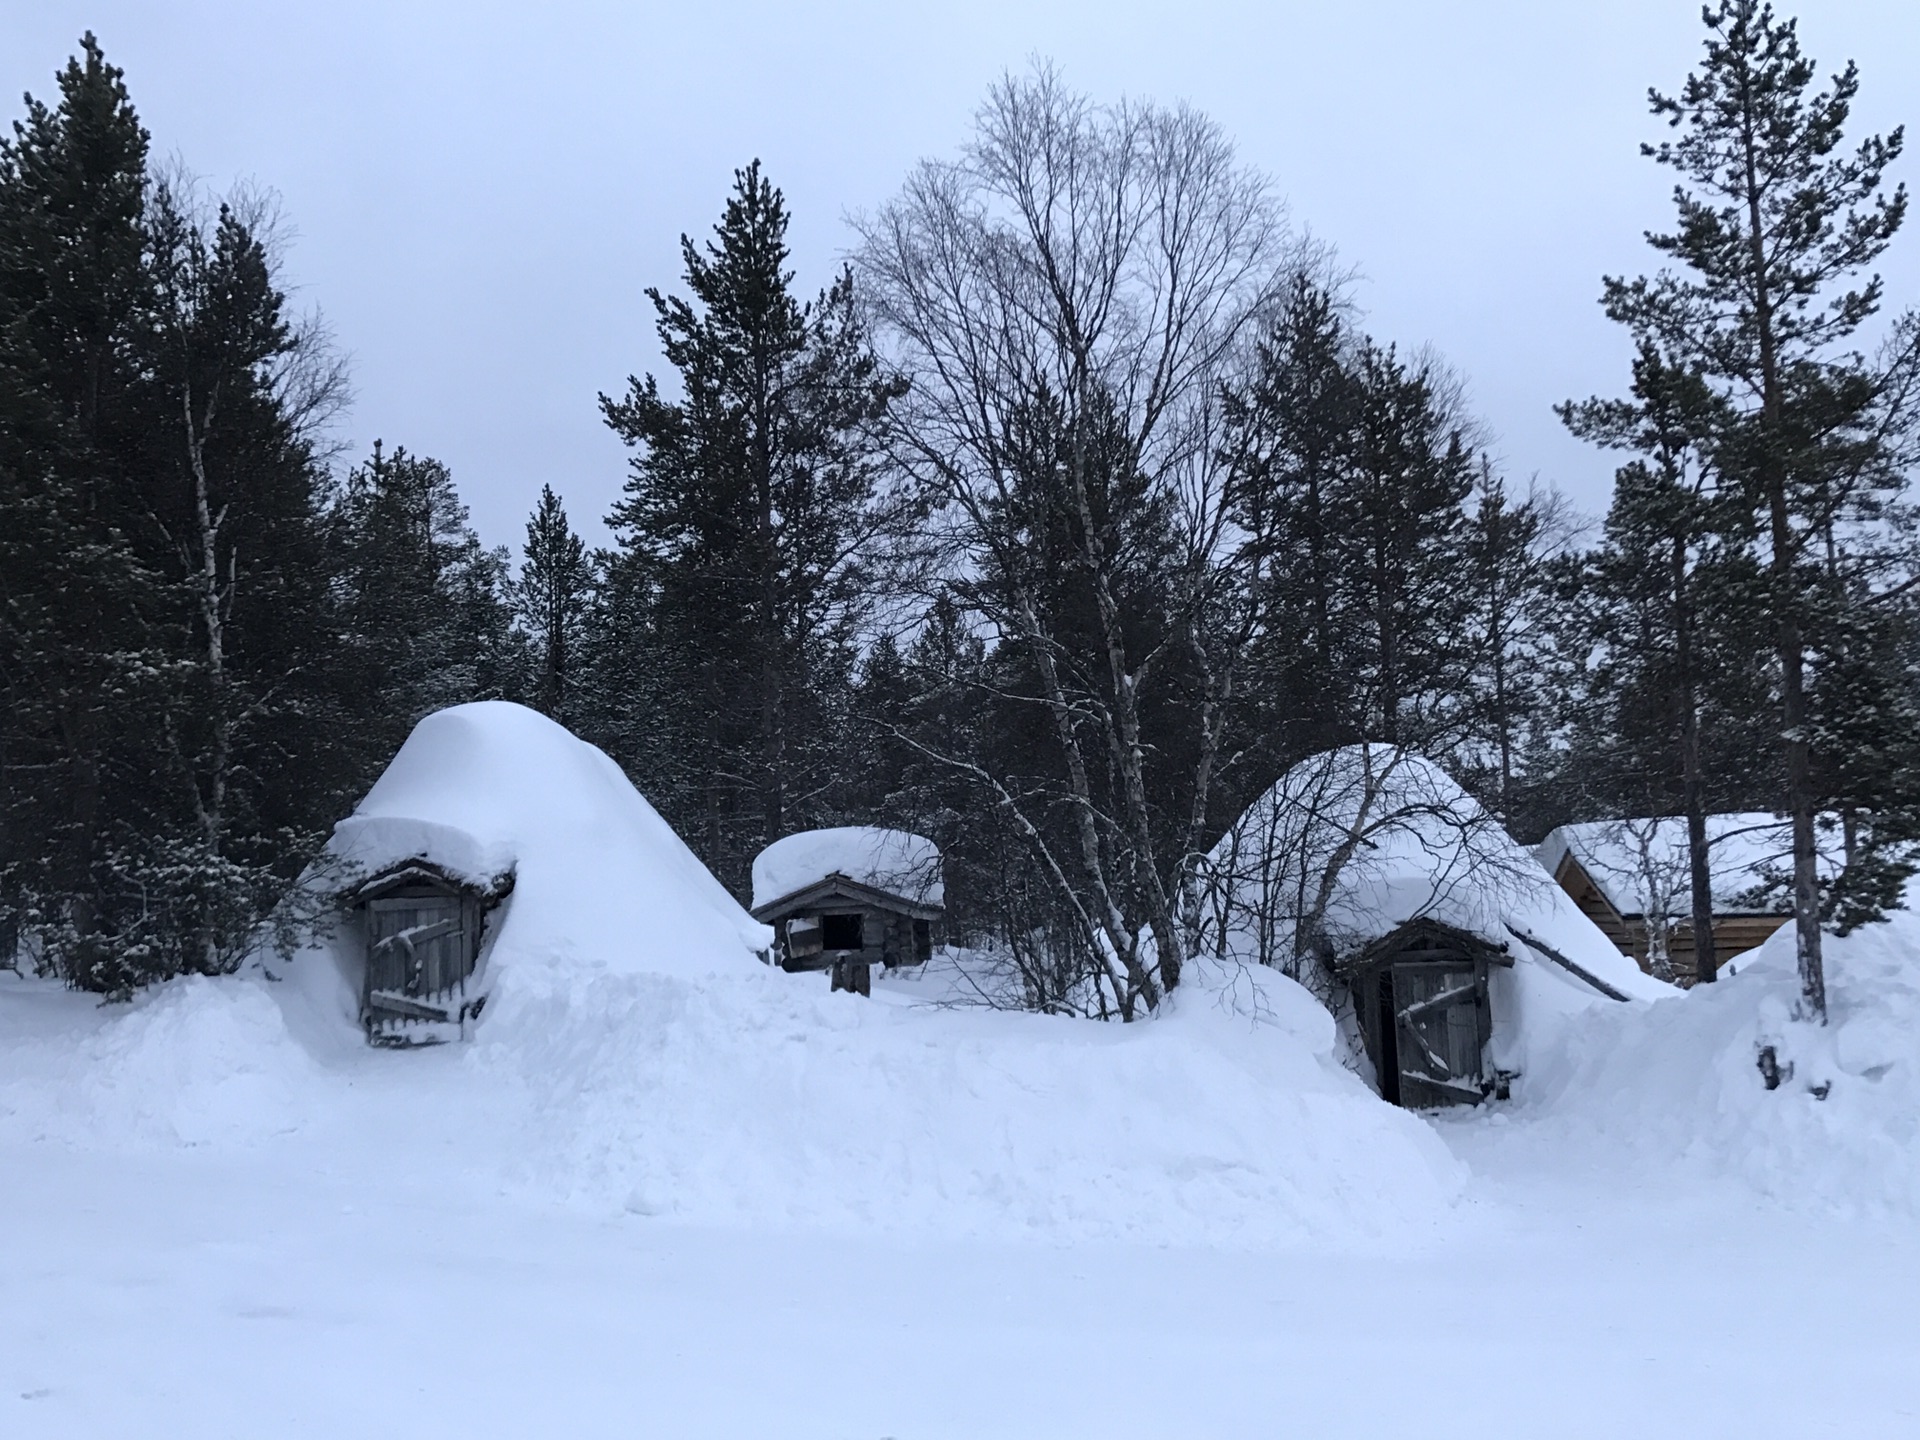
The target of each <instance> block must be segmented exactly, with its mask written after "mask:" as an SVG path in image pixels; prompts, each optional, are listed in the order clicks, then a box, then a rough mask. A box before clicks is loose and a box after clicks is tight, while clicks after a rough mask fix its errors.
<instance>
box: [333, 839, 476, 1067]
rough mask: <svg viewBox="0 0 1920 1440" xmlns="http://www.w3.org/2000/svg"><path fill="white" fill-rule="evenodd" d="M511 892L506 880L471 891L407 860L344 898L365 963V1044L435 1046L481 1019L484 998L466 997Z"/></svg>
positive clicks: (465, 882)
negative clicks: (495, 913) (489, 930)
mask: <svg viewBox="0 0 1920 1440" xmlns="http://www.w3.org/2000/svg"><path fill="white" fill-rule="evenodd" d="M512 888H513V876H512V874H511V873H507V874H504V875H500V876H498V877H496V878H495V879H494V880H492V881H491V882H489V883H486V884H477V883H475V882H474V881H472V880H469V879H465V878H463V877H461V876H458V875H455V874H453V873H452V872H450V871H448V870H446V869H444V868H443V867H441V866H439V865H436V864H434V863H433V862H432V861H430V860H426V859H423V858H413V859H408V860H403V861H401V862H400V863H398V864H396V865H392V866H389V867H388V868H386V869H384V870H382V871H380V872H379V873H378V874H376V875H374V876H372V877H370V878H368V879H366V880H364V881H362V882H361V883H360V884H358V885H356V886H355V887H354V888H353V889H352V890H351V891H349V892H348V894H347V896H346V897H345V899H346V903H347V906H348V908H349V910H350V911H351V912H352V914H353V915H354V917H355V919H356V921H357V923H358V926H359V930H360V936H361V939H362V942H363V944H364V953H365V956H366V969H365V973H364V977H363V979H362V983H361V987H360V1021H361V1024H362V1025H364V1026H365V1027H366V1031H367V1039H368V1040H369V1041H371V1042H372V1043H373V1044H375V1045H393V1046H405V1045H432V1044H437V1043H439V1042H440V1041H442V1040H446V1039H450V1038H455V1037H457V1036H458V1035H459V1034H460V1032H461V1028H462V1027H463V1026H464V1025H465V1024H466V1022H467V1021H468V1020H471V1019H472V1018H473V1017H474V1016H476V1015H478V1014H479V1013H480V1008H481V1006H482V1005H483V1004H484V1003H485V996H484V995H475V994H470V993H469V991H470V988H471V982H472V980H473V978H474V971H475V968H476V966H477V965H478V963H479V960H480V944H481V940H482V939H483V937H484V934H485V927H486V918H487V915H488V913H489V912H490V911H491V910H492V909H493V908H494V907H495V906H496V905H498V904H499V903H500V902H501V901H502V900H503V899H505V898H506V896H507V894H508V893H509V892H510V891H511V890H512Z"/></svg>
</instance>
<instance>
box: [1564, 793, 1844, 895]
mask: <svg viewBox="0 0 1920 1440" xmlns="http://www.w3.org/2000/svg"><path fill="white" fill-rule="evenodd" d="M1707 847H1708V848H1707V854H1708V866H1709V872H1710V877H1711V887H1712V891H1713V909H1714V913H1715V914H1716V915H1785V914H1790V913H1791V912H1792V910H1793V902H1792V899H1791V897H1790V896H1789V895H1788V894H1787V892H1786V888H1785V886H1784V884H1782V883H1780V882H1781V881H1782V880H1783V879H1784V876H1785V875H1786V873H1787V871H1788V870H1789V869H1790V868H1791V865H1792V861H1793V833H1792V829H1791V827H1790V826H1789V824H1788V822H1787V821H1785V820H1782V819H1780V818H1779V817H1778V816H1776V815H1772V814H1769V813H1768V812H1766V811H1763V810H1761V811H1736V812H1731V813H1728V814H1724V815H1709V816H1708V817H1707ZM1534 853H1535V854H1536V855H1538V856H1539V858H1540V863H1541V864H1542V865H1544V866H1545V867H1546V869H1547V872H1548V873H1549V874H1551V875H1558V874H1559V873H1560V867H1561V865H1562V863H1563V862H1565V860H1566V859H1567V858H1568V857H1569V856H1571V857H1572V858H1573V860H1574V861H1575V862H1576V863H1577V864H1578V865H1579V866H1580V868H1581V869H1582V870H1583V871H1585V872H1586V875H1587V878H1588V879H1590V880H1591V881H1592V882H1593V883H1594V885H1595V887H1596V888H1597V889H1598V890H1599V891H1600V894H1601V896H1602V897H1603V898H1604V899H1605V900H1606V902H1607V904H1609V905H1611V906H1612V907H1613V909H1614V911H1615V912H1616V913H1617V914H1619V915H1620V916H1621V917H1622V918H1623V919H1638V918H1640V917H1642V916H1645V915H1647V914H1649V913H1665V914H1676V915H1677V914H1683V913H1686V912H1688V911H1690V910H1691V909H1692V902H1691V900H1690V899H1689V893H1690V892H1689V886H1688V855H1687V822H1686V819H1685V817H1683V816H1677V815H1673V816H1654V817H1629V818H1624V819H1617V820H1589V821H1584V822H1582V823H1580V824H1577V825H1562V826H1560V827H1559V828H1558V829H1557V830H1555V831H1553V832H1552V833H1551V834H1550V835H1548V836H1547V838H1546V839H1545V840H1543V841H1541V842H1540V845H1539V847H1538V849H1537V850H1536V851H1535V852H1534ZM1835 868H1837V867H1836V866H1835V865H1834V864H1833V860H1832V857H1831V856H1822V859H1821V869H1822V871H1823V873H1827V874H1831V873H1832V872H1833V870H1834V869H1835Z"/></svg>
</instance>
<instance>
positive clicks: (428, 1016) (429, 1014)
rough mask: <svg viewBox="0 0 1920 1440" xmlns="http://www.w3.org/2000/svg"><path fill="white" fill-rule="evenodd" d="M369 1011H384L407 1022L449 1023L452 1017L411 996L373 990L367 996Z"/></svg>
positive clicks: (436, 1007) (434, 1006) (438, 1007)
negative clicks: (429, 1021)
mask: <svg viewBox="0 0 1920 1440" xmlns="http://www.w3.org/2000/svg"><path fill="white" fill-rule="evenodd" d="M367 1008H368V1009H369V1010H385V1011H387V1012H388V1013H389V1014H392V1015H398V1016H400V1017H402V1018H403V1019H407V1020H445V1021H451V1020H452V1019H453V1015H452V1013H451V1012H449V1011H448V1010H446V1009H444V1008H442V1007H441V1006H438V1005H426V1004H423V1003H421V1002H420V1001H418V1000H416V999H414V998H413V997H412V996H411V995H402V994H400V993H399V992H398V991H396V990H375V991H374V992H373V993H372V994H370V995H368V996H367Z"/></svg>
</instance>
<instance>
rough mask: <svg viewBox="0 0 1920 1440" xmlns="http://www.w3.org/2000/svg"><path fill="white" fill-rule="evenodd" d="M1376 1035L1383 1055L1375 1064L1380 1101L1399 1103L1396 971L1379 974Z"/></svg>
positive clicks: (1389, 969) (1388, 970) (1375, 1021)
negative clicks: (1394, 976)
mask: <svg viewBox="0 0 1920 1440" xmlns="http://www.w3.org/2000/svg"><path fill="white" fill-rule="evenodd" d="M1374 1005H1375V1007H1376V1008H1375V1010H1374V1017H1375V1018H1374V1034H1376V1035H1378V1036H1379V1037H1380V1055H1379V1058H1378V1060H1377V1061H1376V1062H1375V1064H1374V1069H1375V1070H1376V1071H1377V1072H1378V1075H1379V1080H1380V1098H1381V1099H1382V1100H1385V1101H1386V1102H1387V1103H1388V1104H1389V1105H1398V1104H1399V1103H1400V1026H1399V1025H1398V1023H1397V1022H1396V1020H1395V1009H1394V1004H1393V968H1392V967H1391V966H1388V967H1387V968H1386V969H1383V970H1382V971H1380V973H1379V976H1378V983H1377V984H1376V985H1375V986H1374Z"/></svg>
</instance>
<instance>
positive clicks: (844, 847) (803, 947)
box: [753, 825, 946, 995]
mask: <svg viewBox="0 0 1920 1440" xmlns="http://www.w3.org/2000/svg"><path fill="white" fill-rule="evenodd" d="M945 901H946V887H945V882H944V880H943V879H942V876H941V870H940V850H939V848H938V847H937V846H936V845H935V844H934V843H933V842H932V841H931V840H928V839H926V838H925V837H924V836H920V835H912V834H909V833H908V832H906V831H904V830H883V829H878V828H876V827H873V826H866V825H848V826H840V827H837V828H835V829H830V830H802V831H801V832H799V833H798V834H796V835H788V836H785V837H783V838H781V839H779V840H776V841H774V842H773V844H771V845H769V846H767V848H766V849H764V850H762V851H761V852H760V853H759V855H757V856H755V857H754V861H753V918H754V919H756V920H759V921H761V922H763V923H765V924H768V925H771V926H773V927H774V932H775V934H776V936H777V937H778V938H777V940H776V942H775V945H776V954H777V957H778V960H779V963H780V965H781V966H782V967H783V968H785V969H787V970H831V971H832V972H833V988H834V989H836V990H854V991H857V992H858V993H860V994H862V995H864V994H867V993H868V991H869V989H870V986H871V983H872V973H873V966H874V965H876V964H878V965H882V966H886V967H888V968H892V967H895V966H900V965H918V964H921V963H922V962H924V961H925V960H927V959H928V958H929V957H930V956H931V955H932V954H933V947H934V944H935V940H936V935H935V932H936V930H937V928H938V927H939V926H940V924H941V922H942V920H943V918H944V916H945V914H946V910H945Z"/></svg>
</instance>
